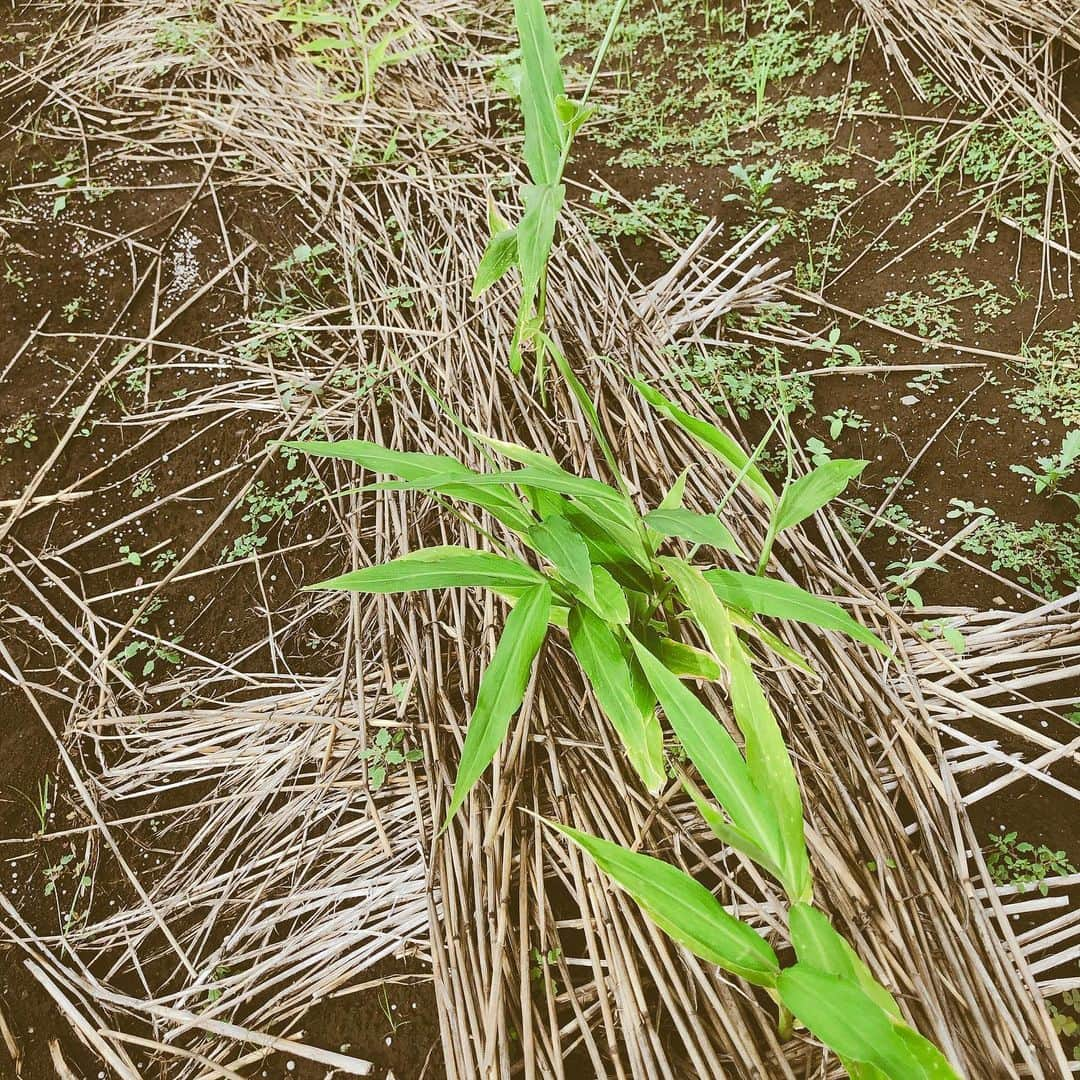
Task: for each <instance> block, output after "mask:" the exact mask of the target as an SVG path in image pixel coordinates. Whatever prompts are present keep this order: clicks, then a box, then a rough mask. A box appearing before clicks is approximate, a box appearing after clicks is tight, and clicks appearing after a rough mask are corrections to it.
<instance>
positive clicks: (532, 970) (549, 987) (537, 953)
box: [529, 946, 562, 994]
mask: <svg viewBox="0 0 1080 1080" xmlns="http://www.w3.org/2000/svg"><path fill="white" fill-rule="evenodd" d="M561 956H562V949H548V950H547V951H546V952H542V951H541V950H540V949H537V948H536V947H535V946H534V947H533V948H531V949H530V950H529V960H530V961H531V963H530V964H529V981H530V982H531V983H532V984H533V986H535V987H536V988H537V989H539V990H543V991H545V992H548V993H552V994H554V993H558V989H557V984H556V982H555V979H554V978H553V976H552V975H551V974H550V972H549V968H553V967H555V966H557V965H558V963H559V959H560V957H561Z"/></svg>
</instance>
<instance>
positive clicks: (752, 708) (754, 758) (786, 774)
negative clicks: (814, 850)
mask: <svg viewBox="0 0 1080 1080" xmlns="http://www.w3.org/2000/svg"><path fill="white" fill-rule="evenodd" d="M660 565H661V566H662V567H663V568H664V570H666V571H667V573H668V575H669V576H670V577H671V580H672V581H673V582H674V583H675V587H676V588H677V589H678V590H679V593H680V595H681V596H682V598H683V600H684V601H685V603H686V606H687V607H688V608H689V609H690V611H691V612H692V613H693V615H694V618H695V619H696V620H697V622H698V624H699V625H700V626H701V629H702V630H703V631H704V633H705V637H706V638H707V640H708V642H709V645H710V646H711V648H712V650H713V652H714V653H715V654H716V656H717V658H718V659H719V660H720V662H721V663H722V664H723V665H724V666H725V667H726V668H727V669H728V672H729V674H730V675H731V700H732V707H733V709H734V712H735V720H736V722H737V723H738V725H739V730H740V731H742V733H743V737H744V739H745V740H746V766H747V769H748V771H749V774H750V779H751V781H752V782H753V784H754V787H755V788H756V789H757V790H758V791H760V792H761V793H762V795H764V796H765V797H766V798H767V799H768V800H769V803H770V804H771V807H772V809H773V813H774V814H775V817H776V821H777V823H778V826H779V829H780V840H781V850H782V857H780V858H779V859H778V860H777V861H778V862H779V864H780V865H781V866H782V867H784V885H785V887H786V888H787V890H788V893H789V894H790V895H791V897H792V899H795V900H807V899H809V898H810V896H811V895H812V884H811V879H810V865H809V860H808V858H807V854H806V839H805V835H804V832H803V816H802V795H801V793H800V791H799V784H798V780H797V779H796V777H795V770H794V768H793V766H792V764H791V758H790V756H789V754H788V749H787V745H786V744H785V743H784V737H783V735H782V734H781V732H780V725H779V724H778V723H777V722H776V718H775V717H774V716H773V714H772V710H771V709H770V708H769V703H768V701H767V700H766V698H765V694H764V692H763V691H762V689H761V684H760V683H759V682H758V681H757V676H756V675H755V674H754V672H753V669H752V668H751V666H750V661H749V659H748V657H747V655H746V652H745V650H744V649H743V646H742V643H741V642H740V641H739V638H738V636H737V634H736V633H735V628H734V626H733V625H732V622H731V618H730V616H729V615H728V613H727V611H726V610H725V608H724V605H723V604H721V603H720V601H719V600H718V599H717V596H716V593H714V592H713V591H712V589H711V587H710V586H709V583H708V582H707V581H706V580H705V577H704V576H703V575H702V573H701V571H700V570H698V569H697V568H696V567H693V566H691V565H690V564H689V563H687V562H685V561H683V560H682V559H671V558H664V559H660ZM751 835H754V834H753V833H751ZM770 850H771V849H770Z"/></svg>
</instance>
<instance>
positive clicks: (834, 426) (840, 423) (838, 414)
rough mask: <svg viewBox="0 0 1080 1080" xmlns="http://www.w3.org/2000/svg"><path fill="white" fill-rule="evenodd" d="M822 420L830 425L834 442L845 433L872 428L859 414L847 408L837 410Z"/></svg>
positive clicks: (830, 436) (830, 432)
mask: <svg viewBox="0 0 1080 1080" xmlns="http://www.w3.org/2000/svg"><path fill="white" fill-rule="evenodd" d="M822 419H823V420H824V421H825V422H826V423H827V424H828V425H829V438H830V439H833V440H834V441H835V440H836V439H839V438H840V436H841V435H842V434H843V433H844V432H845V431H865V430H866V429H867V428H868V427H869V426H870V425H869V424H868V423H867V422H866V420H865V419H864V418H863V417H862V416H860V415H859V414H858V413H857V412H855V411H854V410H852V409H848V408H846V407H843V408H839V409H836V410H835V411H833V412H831V413H829V415H828V416H824V417H822Z"/></svg>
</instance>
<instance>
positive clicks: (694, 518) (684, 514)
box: [645, 507, 744, 555]
mask: <svg viewBox="0 0 1080 1080" xmlns="http://www.w3.org/2000/svg"><path fill="white" fill-rule="evenodd" d="M645 523H646V524H647V525H648V526H649V528H650V529H653V530H655V531H656V532H658V533H659V534H660V535H661V536H679V537H682V539H684V540H689V541H690V542H691V543H694V544H707V545H708V546H709V547H714V548H717V549H718V550H720V551H727V552H730V553H731V554H732V555H743V554H744V552H743V551H742V549H741V548H740V547H739V545H738V544H737V543H736V541H735V537H734V536H732V535H731V533H730V532H729V531H728V529H727V526H726V525H724V524H723V522H721V521H720V519H719V518H715V517H713V516H711V515H710V514H697V513H695V512H694V511H693V510H685V509H683V508H681V507H679V508H677V509H674V510H659V509H658V510H652V511H650V512H649V513H648V514H646V515H645Z"/></svg>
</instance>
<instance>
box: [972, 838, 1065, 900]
mask: <svg viewBox="0 0 1080 1080" xmlns="http://www.w3.org/2000/svg"><path fill="white" fill-rule="evenodd" d="M987 844H988V847H987V856H986V868H987V870H989V871H990V876H991V877H992V878H993V879H994V881H995V883H996V884H998V885H1018V886H1019V887H1020V890H1021V892H1027V891H1029V890H1030V889H1032V888H1035V889H1038V891H1039V892H1040V893H1041V894H1042V895H1043V896H1045V895H1046V894H1047V893H1048V892H1049V891H1050V886H1049V885H1048V884H1047V881H1046V879H1047V878H1049V877H1064V876H1065V875H1067V874H1075V873H1076V867H1075V866H1073V864H1072V863H1071V862H1069V860H1068V859H1067V858H1066V857H1065V852H1064V851H1052V850H1051V849H1050V848H1048V847H1047V846H1046V845H1045V844H1039V845H1035V844H1031V843H1029V842H1028V841H1026V840H1018V839H1017V834H1016V833H1015V832H1007V833H1003V834H1001V835H998V834H995V833H991V834H990V836H989V837H987Z"/></svg>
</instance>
